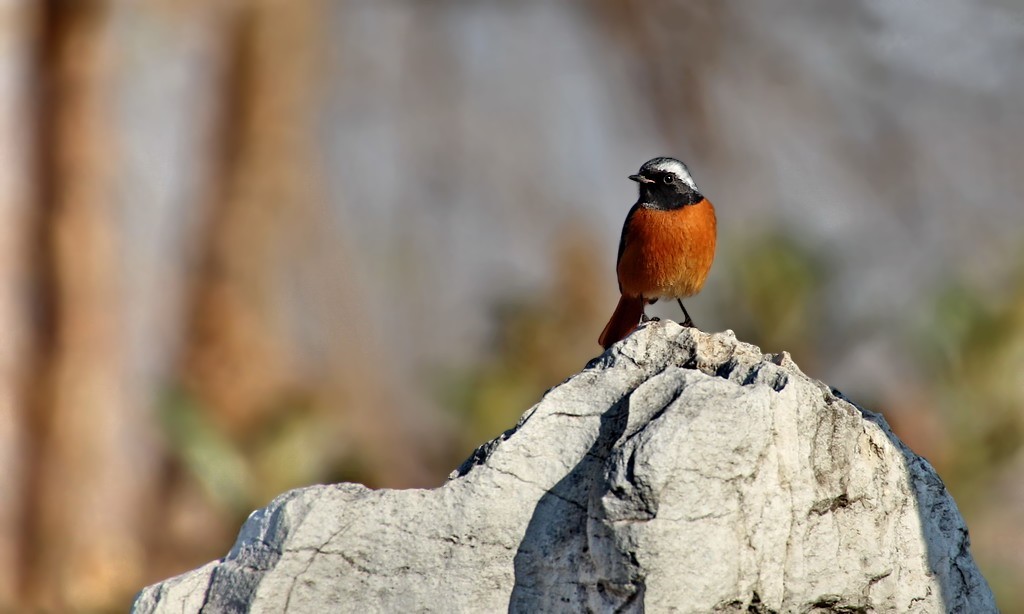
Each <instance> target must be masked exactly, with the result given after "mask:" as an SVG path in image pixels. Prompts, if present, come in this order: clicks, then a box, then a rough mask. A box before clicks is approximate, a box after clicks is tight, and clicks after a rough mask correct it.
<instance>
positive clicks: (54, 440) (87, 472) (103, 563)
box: [28, 0, 155, 609]
mask: <svg viewBox="0 0 1024 614" xmlns="http://www.w3.org/2000/svg"><path fill="white" fill-rule="evenodd" d="M111 10H112V4H111V3H110V2H105V1H102V0H77V1H75V2H63V1H60V0H51V1H48V2H45V3H43V4H42V28H41V36H40V38H39V44H40V67H39V68H40V73H41V78H42V88H43V89H42V92H41V100H40V104H39V106H38V109H39V113H40V116H39V121H38V128H39V130H40V141H39V142H40V148H41V157H40V159H41V163H42V167H41V169H40V175H41V184H42V185H43V186H44V193H43V194H42V195H41V197H40V201H41V206H40V211H41V215H42V216H43V217H42V219H41V220H40V223H41V224H42V227H43V228H45V230H46V236H45V237H44V242H43V243H42V249H43V250H44V251H46V252H47V254H46V255H44V258H43V260H44V261H45V260H47V259H48V260H49V261H50V263H51V265H50V266H51V268H50V271H49V272H44V273H45V274H44V275H43V276H42V278H43V280H44V281H49V282H50V283H51V284H52V287H51V288H50V290H49V296H50V297H51V298H52V305H51V306H50V308H51V309H52V315H53V318H54V322H53V330H52V332H51V333H50V336H45V335H44V337H43V342H44V344H46V346H45V347H42V348H41V350H40V351H41V352H42V355H43V360H44V361H46V362H47V363H48V366H47V368H46V370H45V371H44V372H41V373H38V374H37V376H36V377H37V380H36V382H35V386H36V390H37V392H39V393H40V394H38V395H37V399H36V400H37V403H36V406H35V407H34V408H33V410H34V412H35V414H36V422H35V425H36V434H37V436H38V438H39V440H38V442H37V445H38V450H37V453H36V456H35V460H36V463H35V472H36V473H35V475H34V478H35V479H34V480H33V486H34V487H35V489H36V492H35V497H34V506H35V509H34V510H33V513H32V515H31V518H30V520H31V522H32V523H33V526H31V529H30V539H32V540H33V544H34V545H33V548H32V551H31V552H29V553H28V554H29V563H30V565H29V572H30V574H31V576H30V578H29V589H30V599H31V600H32V601H33V602H34V603H36V604H37V605H39V606H42V607H48V608H66V607H68V606H69V604H73V605H74V607H75V608H77V609H96V608H100V607H110V605H111V603H110V600H111V599H112V598H113V597H114V596H119V595H123V594H124V593H125V592H126V591H128V590H130V589H131V588H132V587H135V586H137V585H138V583H139V581H140V577H141V576H140V574H141V572H142V570H143V569H144V567H143V563H144V561H145V552H144V549H143V546H142V543H141V542H140V540H139V527H140V523H141V521H142V520H143V514H142V511H143V510H144V509H145V505H146V502H147V496H148V492H147V491H148V490H149V486H148V485H149V484H150V483H151V481H152V476H153V469H154V456H155V455H154V454H153V453H152V448H153V441H152V440H151V438H149V437H147V434H148V433H149V432H150V430H149V428H147V426H148V424H147V422H148V417H147V416H145V415H144V414H143V411H142V410H141V409H140V408H138V407H132V406H131V404H130V403H129V402H128V400H127V398H126V396H125V394H124V386H123V383H124V376H125V372H126V369H125V364H124V360H123V353H122V349H123V343H122V341H121V334H122V331H121V327H120V324H121V323H120V315H121V292H120V290H121V288H120V285H119V282H120V273H121V270H120V268H121V266H122V262H123V259H122V257H121V252H120V248H119V245H118V242H117V231H116V224H117V221H118V217H117V213H118V212H117V211H116V210H115V208H114V204H113V203H114V202H115V199H114V198H113V191H112V174H113V169H114V168H116V158H117V152H116V151H113V150H112V149H113V147H114V139H112V136H113V135H112V134H110V126H109V125H108V119H109V118H108V115H107V114H108V113H109V112H110V109H109V104H108V100H107V99H106V98H105V96H108V95H109V94H110V90H111V86H110V81H109V75H110V71H109V68H110V62H109V56H108V52H109V49H108V41H109V39H108V38H107V26H108V24H109V16H110V11H111ZM47 341H49V343H48V344H47ZM42 391H45V393H42Z"/></svg>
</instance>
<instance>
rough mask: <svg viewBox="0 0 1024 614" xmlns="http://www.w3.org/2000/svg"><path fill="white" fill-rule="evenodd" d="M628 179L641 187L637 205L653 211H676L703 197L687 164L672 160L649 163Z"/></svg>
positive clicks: (665, 159)
mask: <svg viewBox="0 0 1024 614" xmlns="http://www.w3.org/2000/svg"><path fill="white" fill-rule="evenodd" d="M629 178H630V179H632V180H633V181H635V182H637V183H639V184H640V201H639V202H640V204H642V205H645V206H648V207H651V208H653V209H678V208H680V207H685V206H687V205H693V204H696V203H699V202H700V201H701V200H703V198H704V197H703V196H702V195H701V193H700V192H699V191H698V190H697V186H696V185H695V184H694V183H693V178H692V177H690V171H689V170H688V169H687V168H686V165H685V164H683V163H682V162H680V161H679V160H676V159H675V158H654V159H653V160H649V161H648V162H646V163H645V164H644V165H643V166H642V167H640V172H639V173H637V174H636V175H630V176H629Z"/></svg>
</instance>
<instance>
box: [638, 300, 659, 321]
mask: <svg viewBox="0 0 1024 614" xmlns="http://www.w3.org/2000/svg"><path fill="white" fill-rule="evenodd" d="M646 302H647V304H648V305H653V304H655V303H657V302H658V299H656V298H649V299H646ZM640 322H641V324H642V323H644V322H661V318H659V317H658V316H653V317H647V312H646V311H644V312H643V315H642V316H641V317H640Z"/></svg>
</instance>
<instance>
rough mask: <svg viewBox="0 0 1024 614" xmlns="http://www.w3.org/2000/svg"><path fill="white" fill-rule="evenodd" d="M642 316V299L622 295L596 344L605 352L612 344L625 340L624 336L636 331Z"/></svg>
mask: <svg viewBox="0 0 1024 614" xmlns="http://www.w3.org/2000/svg"><path fill="white" fill-rule="evenodd" d="M643 315H644V299H643V297H640V296H626V295H622V296H621V297H620V298H619V304H618V305H616V306H615V312H614V313H612V318H611V319H610V320H608V323H607V324H605V326H604V330H603V331H601V336H600V337H598V338H597V342H598V343H600V344H601V347H603V348H604V349H606V350H607V349H608V348H609V347H610V346H611V345H612V344H613V343H615V342H616V341H619V340H621V339H625V338H626V335H628V334H629V333H631V332H633V331H634V330H636V327H637V326H638V325H639V324H640V318H641V317H643Z"/></svg>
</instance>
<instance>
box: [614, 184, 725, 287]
mask: <svg viewBox="0 0 1024 614" xmlns="http://www.w3.org/2000/svg"><path fill="white" fill-rule="evenodd" d="M627 224H628V225H629V227H628V228H627V229H626V233H625V243H624V245H623V250H622V257H621V258H620V259H619V264H618V276H619V283H620V285H621V287H622V293H623V294H625V295H629V296H643V297H645V298H686V297H688V296H692V295H694V294H696V293H697V292H699V291H700V289H701V287H703V285H704V280H705V279H706V278H707V275H708V271H710V270H711V262H712V261H713V260H714V258H715V235H716V220H715V208H714V207H713V206H712V205H711V202H710V201H708V200H707V199H704V200H701V201H700V202H698V203H696V204H693V205H688V206H685V207H680V208H679V209H672V210H667V211H666V210H659V209H648V208H645V207H638V208H637V209H636V211H634V212H633V215H631V216H630V219H629V220H628V221H627Z"/></svg>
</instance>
